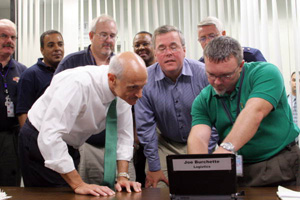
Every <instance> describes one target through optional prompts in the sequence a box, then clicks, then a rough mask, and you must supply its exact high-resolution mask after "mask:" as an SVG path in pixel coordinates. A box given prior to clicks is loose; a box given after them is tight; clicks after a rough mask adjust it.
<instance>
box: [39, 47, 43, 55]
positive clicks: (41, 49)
mask: <svg viewBox="0 0 300 200" xmlns="http://www.w3.org/2000/svg"><path fill="white" fill-rule="evenodd" d="M40 51H41V53H42V55H43V56H44V53H43V52H44V48H43V47H40Z"/></svg>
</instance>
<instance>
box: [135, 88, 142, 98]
mask: <svg viewBox="0 0 300 200" xmlns="http://www.w3.org/2000/svg"><path fill="white" fill-rule="evenodd" d="M142 96H143V89H139V91H138V92H137V93H136V97H137V98H141V97H142Z"/></svg>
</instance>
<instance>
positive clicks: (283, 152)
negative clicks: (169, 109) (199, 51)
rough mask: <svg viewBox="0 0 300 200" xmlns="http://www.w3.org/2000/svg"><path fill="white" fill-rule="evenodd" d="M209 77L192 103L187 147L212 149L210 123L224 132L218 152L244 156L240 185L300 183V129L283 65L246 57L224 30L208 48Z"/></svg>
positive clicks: (193, 150)
mask: <svg viewBox="0 0 300 200" xmlns="http://www.w3.org/2000/svg"><path fill="white" fill-rule="evenodd" d="M204 59H205V65H206V74H207V77H208V81H209V83H210V85H209V86H207V87H206V88H205V89H203V90H202V91H201V93H200V94H199V95H198V97H197V98H196V99H195V101H194V103H193V106H192V117H193V121H192V129H191V132H190V135H189V138H188V153H190V154H195V153H207V145H208V141H209V138H210V134H211V127H216V129H217V130H218V133H219V137H220V141H222V143H221V144H220V147H219V148H217V149H216V151H215V152H214V153H237V154H239V155H242V156H243V167H244V176H243V177H241V178H239V180H238V183H239V186H273V185H279V184H282V185H299V181H298V180H297V178H298V177H299V178H300V175H299V173H300V172H299V162H300V150H299V148H298V147H297V145H296V144H295V142H294V141H295V138H296V137H297V136H298V134H299V129H298V127H297V126H296V125H295V124H294V123H293V118H292V113H291V109H290V107H289V104H288V102H287V98H286V91H285V87H284V81H283V78H282V75H281V73H280V71H279V70H278V68H277V67H276V66H274V65H272V64H270V63H267V62H251V63H245V62H244V60H243V50H242V48H241V46H240V44H239V43H238V42H237V41H236V40H235V39H233V38H230V37H227V36H222V37H218V38H216V39H214V40H212V41H211V42H210V43H209V44H208V45H207V46H206V47H205V49H204Z"/></svg>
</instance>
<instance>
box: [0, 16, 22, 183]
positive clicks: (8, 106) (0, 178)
mask: <svg viewBox="0 0 300 200" xmlns="http://www.w3.org/2000/svg"><path fill="white" fill-rule="evenodd" d="M16 40H17V33H16V25H15V24H14V23H13V22H11V21H10V20H7V19H1V20H0V73H1V78H0V121H1V123H0V186H20V181H21V173H20V167H19V164H18V163H19V162H18V154H17V148H16V147H17V139H18V138H17V136H18V133H19V123H18V119H17V117H16V115H15V107H16V105H17V83H18V81H19V77H20V75H21V73H22V72H23V71H24V70H25V69H26V67H25V66H24V65H22V64H21V63H19V62H17V61H16V60H14V59H13V58H12V55H13V53H14V52H15V47H16Z"/></svg>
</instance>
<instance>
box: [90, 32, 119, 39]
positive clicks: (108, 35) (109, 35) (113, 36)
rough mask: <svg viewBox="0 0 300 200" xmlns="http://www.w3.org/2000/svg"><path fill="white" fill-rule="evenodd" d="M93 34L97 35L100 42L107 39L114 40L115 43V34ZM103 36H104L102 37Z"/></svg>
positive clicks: (116, 37)
mask: <svg viewBox="0 0 300 200" xmlns="http://www.w3.org/2000/svg"><path fill="white" fill-rule="evenodd" d="M94 34H95V35H98V36H99V38H100V40H102V41H105V40H107V39H108V37H109V38H110V39H112V40H115V41H116V40H117V39H118V36H117V34H114V33H111V34H108V33H106V32H100V33H96V32H94ZM103 34H104V35H106V36H103Z"/></svg>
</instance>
